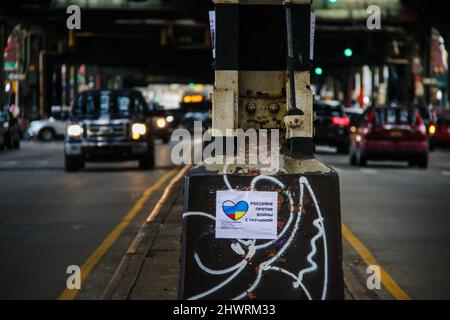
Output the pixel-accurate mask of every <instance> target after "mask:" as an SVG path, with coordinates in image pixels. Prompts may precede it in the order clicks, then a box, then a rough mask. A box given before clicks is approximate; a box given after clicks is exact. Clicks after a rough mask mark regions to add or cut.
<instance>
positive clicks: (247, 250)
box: [183, 166, 328, 300]
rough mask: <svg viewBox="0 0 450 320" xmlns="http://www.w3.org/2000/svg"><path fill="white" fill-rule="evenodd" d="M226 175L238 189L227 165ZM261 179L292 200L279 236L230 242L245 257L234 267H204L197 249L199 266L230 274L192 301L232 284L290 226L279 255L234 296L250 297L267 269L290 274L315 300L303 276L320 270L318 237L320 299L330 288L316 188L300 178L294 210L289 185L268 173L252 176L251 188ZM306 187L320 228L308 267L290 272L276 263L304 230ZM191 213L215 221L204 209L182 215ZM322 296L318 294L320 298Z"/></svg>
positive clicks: (325, 245)
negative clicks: (268, 238)
mask: <svg viewBox="0 0 450 320" xmlns="http://www.w3.org/2000/svg"><path fill="white" fill-rule="evenodd" d="M223 177H224V183H225V185H226V186H227V187H228V189H229V190H235V189H233V188H232V186H231V184H230V182H229V180H228V177H227V168H226V166H225V167H224V172H223ZM260 181H269V182H272V183H274V184H276V185H277V186H278V187H280V188H282V189H283V194H285V195H286V196H287V198H288V201H289V207H290V210H289V211H290V212H289V218H288V221H287V222H286V224H285V226H284V227H283V229H282V230H281V231H280V233H279V234H278V236H277V238H276V239H274V240H271V241H267V242H264V243H261V244H256V240H255V239H250V240H242V239H236V242H233V243H232V244H231V249H232V250H233V251H234V252H235V253H236V254H237V255H239V256H241V257H243V259H242V260H241V261H240V262H239V263H237V264H235V265H234V266H231V267H228V268H225V269H220V270H215V269H211V268H208V267H207V266H205V264H204V263H203V262H202V261H201V259H200V257H199V255H198V253H197V252H194V259H195V262H196V263H197V265H198V267H199V268H200V269H201V270H203V271H204V272H206V273H208V274H210V275H225V274H231V275H230V276H229V277H228V278H226V279H225V280H224V281H222V282H221V283H219V284H218V285H216V286H214V287H212V288H211V289H209V290H207V291H204V292H201V293H199V294H197V295H195V296H192V297H190V298H189V299H191V300H196V299H202V298H205V297H207V296H209V295H211V294H212V293H214V292H216V291H218V290H220V289H221V288H224V287H225V286H226V285H227V284H229V283H230V282H231V281H232V280H233V279H235V278H236V277H237V276H238V275H239V274H240V273H241V272H242V271H243V270H244V269H245V267H246V266H247V265H248V264H249V263H250V261H251V260H252V258H253V257H254V255H255V254H256V252H257V251H258V250H261V249H264V248H268V247H270V246H271V245H273V244H275V243H277V241H279V240H280V239H281V238H282V237H283V236H284V235H285V234H286V233H287V231H288V230H289V228H291V227H292V230H291V233H290V234H289V236H288V238H287V240H286V241H285V243H284V244H283V245H282V246H281V248H279V249H278V251H277V252H276V254H275V255H274V256H273V257H271V258H270V259H269V260H266V261H263V262H262V263H261V264H260V265H259V266H258V268H257V270H258V273H257V275H256V279H255V280H254V281H253V283H252V284H251V285H250V286H249V287H248V289H247V290H243V292H242V293H240V294H238V295H237V296H235V297H234V298H233V299H235V300H239V299H243V298H245V297H247V296H248V294H250V293H252V292H254V291H255V289H256V288H257V287H258V285H259V284H260V282H261V280H262V276H263V273H264V272H269V271H272V272H280V273H282V274H284V275H287V276H288V277H290V278H292V279H293V280H294V281H293V283H292V285H293V287H294V288H295V289H298V288H300V289H301V290H302V291H303V292H304V294H305V295H306V297H307V298H308V299H310V300H312V299H315V298H316V297H313V296H312V294H311V293H310V291H309V290H308V288H307V286H306V285H305V284H304V283H303V279H304V276H305V275H306V274H308V273H312V272H315V271H317V270H318V269H319V267H318V265H317V263H316V261H315V260H314V259H315V258H316V256H317V253H318V250H317V241H318V240H319V239H322V241H321V242H322V243H323V250H322V252H323V266H322V268H323V285H322V293H321V296H320V299H322V300H324V299H326V297H327V287H328V249H327V240H326V233H325V226H324V221H323V217H322V213H321V211H320V207H319V204H318V201H317V198H316V195H315V193H314V190H313V189H312V187H311V185H310V184H309V182H308V179H307V178H306V177H300V179H299V185H300V194H299V206H298V209H297V210H295V205H294V200H293V197H292V193H291V191H290V190H289V189H287V188H286V186H285V185H284V184H283V183H282V182H281V181H279V180H278V179H276V178H274V177H272V176H266V175H259V176H256V177H255V178H253V180H252V181H251V183H250V188H251V190H255V188H256V185H257V183H258V182H260ZM305 188H306V189H307V191H308V193H309V194H310V196H311V198H312V200H313V204H314V208H315V210H316V212H317V218H316V219H315V220H314V221H313V225H314V227H316V229H317V233H316V234H315V235H314V237H312V238H311V240H310V246H311V251H310V252H309V254H308V255H307V256H306V261H307V262H308V264H309V266H308V267H306V268H304V269H301V270H300V271H299V272H298V273H295V272H291V271H289V270H286V269H283V268H281V267H279V266H276V265H275V264H276V262H277V261H278V260H279V259H280V257H282V256H283V254H284V253H285V252H286V250H287V249H288V248H289V247H290V246H291V244H292V242H293V240H295V239H296V237H297V233H298V232H299V231H300V229H301V221H302V213H303V210H304V204H303V200H304V195H305ZM191 216H200V217H205V218H208V219H211V220H215V217H214V216H213V215H211V214H208V213H205V212H186V213H184V214H183V218H188V217H191ZM317 298H319V297H317Z"/></svg>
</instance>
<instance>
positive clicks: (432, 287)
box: [0, 142, 450, 299]
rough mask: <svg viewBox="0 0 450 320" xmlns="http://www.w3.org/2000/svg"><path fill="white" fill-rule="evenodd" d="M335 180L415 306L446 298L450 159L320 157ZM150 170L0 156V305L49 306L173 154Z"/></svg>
mask: <svg viewBox="0 0 450 320" xmlns="http://www.w3.org/2000/svg"><path fill="white" fill-rule="evenodd" d="M318 150H319V151H320V152H319V153H318V157H319V158H320V159H322V160H323V161H325V162H327V163H329V164H331V165H332V166H334V167H335V168H336V170H337V171H338V172H339V174H340V182H341V205H342V217H343V221H344V223H345V224H346V225H347V226H348V227H349V228H350V229H351V230H352V231H353V233H354V234H355V235H356V236H357V237H358V238H359V239H360V240H361V241H362V242H363V243H364V244H365V245H366V246H367V247H368V249H369V250H370V251H371V252H372V254H373V255H374V256H375V258H376V259H377V261H378V262H379V263H380V264H381V266H382V267H383V268H384V269H385V270H386V271H388V272H389V273H390V275H391V276H392V277H393V278H394V279H395V280H396V281H397V283H398V284H399V285H400V287H401V288H402V289H403V290H405V291H406V292H407V293H408V294H409V295H410V296H411V297H412V298H416V299H430V298H438V299H439V298H447V299H449V298H450V274H449V272H448V270H449V269H450V251H449V250H448V246H449V245H450V232H449V231H450V228H449V227H450V193H449V190H450V151H442V150H437V151H435V152H433V153H432V154H431V158H430V167H429V168H428V169H427V170H421V169H416V168H409V167H407V166H406V165H405V164H402V163H369V167H367V168H357V167H350V166H349V164H348V157H347V156H343V155H336V154H334V153H333V152H331V151H330V150H328V149H327V148H319V149H318ZM157 151H158V152H157V161H156V165H157V168H156V170H154V171H147V172H143V171H139V170H138V169H137V164H136V163H134V162H125V163H110V164H89V163H88V165H87V168H86V170H85V171H83V172H79V173H71V174H67V173H65V172H64V169H63V153H62V143H60V142H55V143H49V144H41V143H27V142H26V143H23V146H22V149H21V150H19V151H8V152H6V151H2V152H0V189H1V192H0V299H18V298H24V299H32V298H34V299H56V298H58V297H59V295H60V294H61V293H62V291H63V290H64V288H65V286H66V279H67V277H68V275H67V274H66V268H67V266H69V265H81V264H82V263H83V262H85V261H86V259H87V258H88V257H89V256H90V255H91V254H92V252H93V251H94V250H95V249H96V248H97V247H98V246H99V245H100V244H101V243H102V241H103V240H104V239H105V237H107V236H108V234H109V233H110V232H111V231H112V230H113V229H114V228H115V227H116V226H117V224H118V223H119V222H120V221H121V220H122V219H123V218H124V216H125V215H126V214H127V212H128V211H129V210H130V209H131V208H132V207H133V205H134V204H135V203H136V201H137V200H138V198H139V197H140V196H141V195H142V193H143V191H144V190H145V189H147V188H148V187H150V186H152V185H154V184H155V182H156V181H157V180H158V179H159V178H160V177H162V176H163V175H164V174H165V173H167V172H168V171H169V170H170V169H171V168H172V165H171V162H170V146H168V145H158V146H157ZM161 193H162V189H161V190H159V191H158V192H156V193H155V194H154V195H152V196H151V197H150V199H149V200H148V201H147V202H146V203H145V205H144V207H143V209H142V210H141V212H140V213H139V214H138V215H137V216H136V218H135V219H134V220H133V221H132V222H131V223H130V225H129V226H128V228H126V230H125V231H124V233H123V234H122V236H121V237H120V238H119V240H118V241H117V242H116V243H115V244H114V245H113V246H112V247H111V249H110V250H108V252H107V253H106V254H105V256H103V258H102V259H101V260H100V262H99V263H98V265H97V266H96V267H95V268H94V269H93V271H92V272H91V273H90V275H89V277H88V278H87V280H86V281H85V282H84V283H83V286H82V290H81V292H80V294H79V295H78V298H82V299H91V298H98V297H100V295H101V293H102V292H103V290H104V288H105V286H106V285H107V284H108V282H109V280H110V278H111V277H112V275H113V273H114V271H115V269H116V267H117V265H118V263H119V262H120V259H121V258H122V256H123V254H124V252H125V251H126V249H127V248H128V246H129V245H130V243H131V241H132V239H133V238H134V236H135V235H136V233H137V231H138V229H139V227H140V225H141V223H142V221H143V220H144V219H145V217H146V214H148V212H149V210H150V209H151V208H152V206H153V205H154V203H155V202H156V201H157V199H158V198H159V196H160V195H161Z"/></svg>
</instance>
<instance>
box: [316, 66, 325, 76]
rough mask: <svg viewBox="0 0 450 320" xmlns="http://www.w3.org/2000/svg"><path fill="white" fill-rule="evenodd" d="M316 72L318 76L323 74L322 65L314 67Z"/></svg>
mask: <svg viewBox="0 0 450 320" xmlns="http://www.w3.org/2000/svg"><path fill="white" fill-rule="evenodd" d="M314 73H315V74H316V75H318V76H321V75H322V74H323V69H322V68H321V67H316V68H315V69H314Z"/></svg>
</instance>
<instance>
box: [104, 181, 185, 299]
mask: <svg viewBox="0 0 450 320" xmlns="http://www.w3.org/2000/svg"><path fill="white" fill-rule="evenodd" d="M172 181H173V180H172ZM169 185H170V183H169ZM166 190H167V188H166ZM181 190H182V180H179V181H177V182H176V183H173V184H171V192H169V193H168V195H167V197H166V198H165V200H166V201H164V203H162V204H161V203H160V204H159V211H158V213H159V214H158V215H157V216H156V215H155V216H154V220H152V221H150V222H149V221H144V223H143V224H142V226H141V228H140V230H139V232H138V234H137V235H136V237H135V238H134V240H133V241H132V243H131V245H130V246H129V248H128V250H127V252H126V253H125V255H124V256H123V258H122V260H121V261H120V263H119V266H118V267H117V269H116V271H115V272H114V275H113V277H112V278H111V280H110V282H109V284H108V286H107V287H106V289H105V290H104V292H103V293H102V295H101V297H100V299H101V300H127V299H129V297H130V294H131V292H132V291H133V288H134V286H135V284H136V281H137V280H138V278H139V275H140V272H141V270H142V267H143V265H144V261H145V258H146V256H147V254H148V252H149V251H150V250H151V248H152V246H153V244H154V241H155V239H156V237H157V236H158V233H159V228H160V224H161V223H163V222H164V220H165V218H166V217H167V215H168V213H169V212H170V210H171V209H172V207H173V205H174V204H175V202H176V200H177V197H178V196H180V195H182V193H181ZM161 199H162V198H161ZM155 208H156V206H155ZM153 212H154V210H152V213H153Z"/></svg>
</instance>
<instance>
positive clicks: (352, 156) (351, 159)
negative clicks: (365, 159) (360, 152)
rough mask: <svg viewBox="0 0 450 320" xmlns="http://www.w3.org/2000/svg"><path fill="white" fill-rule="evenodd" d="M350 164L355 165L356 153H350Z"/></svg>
mask: <svg viewBox="0 0 450 320" xmlns="http://www.w3.org/2000/svg"><path fill="white" fill-rule="evenodd" d="M350 165H351V166H356V154H354V153H352V154H350Z"/></svg>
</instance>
